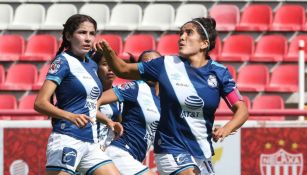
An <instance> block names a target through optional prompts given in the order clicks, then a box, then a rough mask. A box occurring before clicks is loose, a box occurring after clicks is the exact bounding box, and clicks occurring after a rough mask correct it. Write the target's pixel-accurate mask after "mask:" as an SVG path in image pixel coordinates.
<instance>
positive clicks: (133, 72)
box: [94, 40, 141, 80]
mask: <svg viewBox="0 0 307 175" xmlns="http://www.w3.org/2000/svg"><path fill="white" fill-rule="evenodd" d="M94 49H95V50H96V51H97V52H101V53H103V55H104V57H105V58H106V60H107V62H108V64H109V66H110V67H111V69H112V70H113V71H114V73H115V74H116V75H117V76H119V77H121V78H125V79H134V80H136V79H137V80H138V79H141V76H140V73H139V70H138V66H137V64H136V63H126V62H125V61H124V60H122V59H121V58H119V57H118V56H117V55H116V53H115V52H114V51H113V50H112V48H111V47H110V46H109V44H108V43H107V42H106V41H105V40H101V41H99V42H97V43H95V44H94Z"/></svg>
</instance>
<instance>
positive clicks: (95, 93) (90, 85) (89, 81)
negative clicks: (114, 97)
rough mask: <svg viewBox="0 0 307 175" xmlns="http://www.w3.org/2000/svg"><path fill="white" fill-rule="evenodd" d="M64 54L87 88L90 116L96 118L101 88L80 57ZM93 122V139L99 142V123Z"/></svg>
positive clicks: (73, 71) (75, 74) (73, 72)
mask: <svg viewBox="0 0 307 175" xmlns="http://www.w3.org/2000/svg"><path fill="white" fill-rule="evenodd" d="M63 55H64V56H65V58H66V60H67V62H68V64H69V67H70V71H71V73H72V74H73V75H74V76H75V77H76V78H77V79H78V80H79V81H80V83H81V84H82V85H83V87H84V89H85V90H86V93H87V98H86V106H87V107H88V109H89V117H91V118H93V119H94V120H95V119H96V114H97V109H96V104H97V100H98V98H99V94H100V89H99V88H98V87H99V86H98V85H97V83H96V81H95V80H94V79H93V77H92V76H91V75H90V74H89V73H88V71H87V70H86V69H85V68H84V67H83V65H82V64H81V63H80V61H79V60H78V59H76V58H74V57H72V56H70V55H69V54H67V53H63ZM94 87H96V88H94ZM91 124H92V133H93V139H94V142H95V143H97V142H98V139H97V124H96V122H93V123H91Z"/></svg>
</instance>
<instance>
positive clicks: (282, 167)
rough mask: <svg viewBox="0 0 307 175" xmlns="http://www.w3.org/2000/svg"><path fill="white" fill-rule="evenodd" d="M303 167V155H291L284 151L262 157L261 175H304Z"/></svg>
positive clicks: (262, 155)
mask: <svg viewBox="0 0 307 175" xmlns="http://www.w3.org/2000/svg"><path fill="white" fill-rule="evenodd" d="M303 165H304V158H303V154H291V153H288V152H286V151H285V150H283V149H280V150H278V151H277V152H275V153H273V154H261V155H260V169H261V175H269V174H270V175H288V174H296V175H302V174H303Z"/></svg>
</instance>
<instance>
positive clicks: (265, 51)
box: [250, 35, 288, 62]
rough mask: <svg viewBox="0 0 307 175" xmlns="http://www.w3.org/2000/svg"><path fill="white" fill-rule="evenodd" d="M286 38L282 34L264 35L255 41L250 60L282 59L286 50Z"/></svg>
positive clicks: (271, 60)
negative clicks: (253, 51)
mask: <svg viewBox="0 0 307 175" xmlns="http://www.w3.org/2000/svg"><path fill="white" fill-rule="evenodd" d="M287 42H288V40H287V38H286V37H284V36H283V35H266V36H263V37H261V38H260V40H259V41H258V42H257V45H256V49H255V53H254V54H253V55H252V56H251V58H250V60H251V61H256V62H277V61H282V60H283V57H284V55H285V54H286V52H287V48H288V45H287Z"/></svg>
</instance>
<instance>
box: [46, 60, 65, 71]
mask: <svg viewBox="0 0 307 175" xmlns="http://www.w3.org/2000/svg"><path fill="white" fill-rule="evenodd" d="M61 63H62V61H61V58H57V59H56V60H54V61H53V62H52V64H51V65H50V68H49V71H48V73H50V74H55V73H57V72H58V71H59V69H60V67H61Z"/></svg>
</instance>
